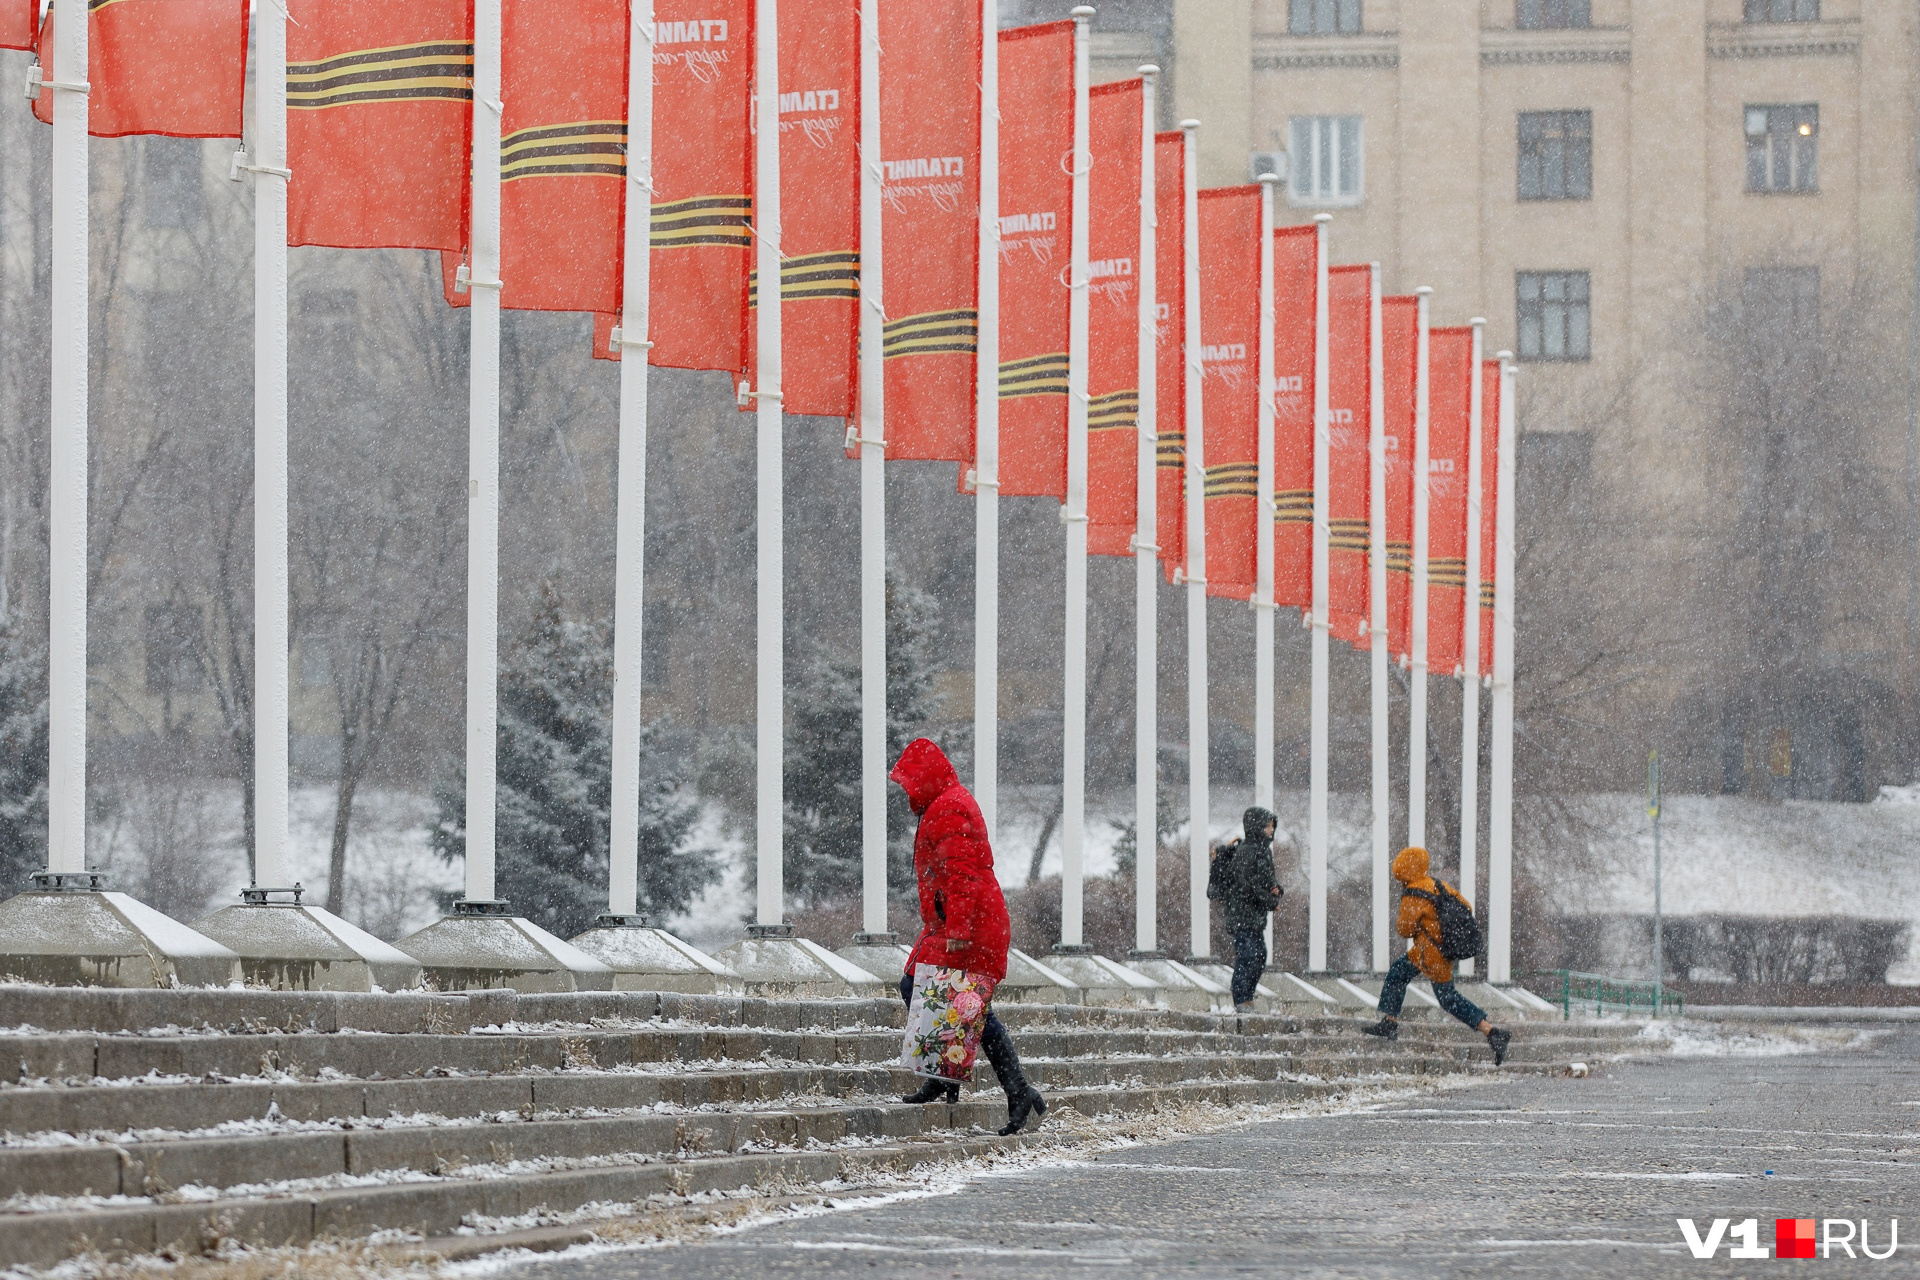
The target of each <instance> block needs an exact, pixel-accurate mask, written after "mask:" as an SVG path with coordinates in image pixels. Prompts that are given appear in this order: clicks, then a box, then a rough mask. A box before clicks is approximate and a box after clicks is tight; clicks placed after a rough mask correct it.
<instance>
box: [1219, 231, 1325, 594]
mask: <svg viewBox="0 0 1920 1280" xmlns="http://www.w3.org/2000/svg"><path fill="white" fill-rule="evenodd" d="M1318 259H1319V232H1318V231H1317V229H1316V228H1315V227H1314V226H1313V225H1312V224H1311V223H1309V224H1307V225H1306V226H1300V227H1276V228H1274V232H1273V498H1274V515H1273V519H1274V524H1273V602H1274V603H1275V604H1276V605H1282V606H1293V607H1297V608H1301V609H1306V608H1309V607H1310V606H1311V605H1312V604H1313V365H1314V359H1313V356H1314V351H1313V338H1314V335H1313V330H1314V303H1315V291H1316V290H1317V289H1318V287H1319V285H1318V275H1319V266H1318ZM1254 279H1255V281H1258V280H1259V277H1258V276H1255V277H1254ZM1208 572H1209V574H1211V572H1212V569H1211V567H1209V569H1208Z"/></svg>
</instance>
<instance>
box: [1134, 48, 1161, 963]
mask: <svg viewBox="0 0 1920 1280" xmlns="http://www.w3.org/2000/svg"><path fill="white" fill-rule="evenodd" d="M1159 77H1160V68H1158V67H1155V66H1144V67H1141V68H1140V103H1141V107H1140V255H1139V256H1140V270H1139V271H1138V273H1137V276H1138V288H1139V290H1140V296H1139V304H1140V307H1139V312H1140V322H1139V323H1140V347H1139V351H1140V354H1139V373H1138V375H1137V376H1138V378H1139V385H1140V418H1139V421H1138V423H1137V424H1136V429H1137V431H1138V434H1139V440H1138V442H1137V443H1136V445H1135V447H1134V464H1133V478H1134V487H1133V493H1134V500H1133V568H1134V575H1133V592H1134V611H1133V832H1134V860H1133V877H1134V879H1133V945H1134V949H1135V950H1136V951H1140V952H1143V953H1147V954H1157V953H1158V949H1159V945H1160V943H1159V922H1158V918H1157V917H1158V914H1159V888H1160V880H1159V860H1160V803H1159V793H1160V763H1159V761H1160V753H1159V745H1160V721H1159V707H1158V706H1157V705H1156V704H1157V700H1158V699H1159V696H1160V693H1159V688H1160V680H1159V669H1160V647H1159V638H1160V637H1159V604H1158V601H1159V590H1160V582H1159V576H1160V548H1159V547H1157V546H1155V545H1154V539H1155V535H1156V531H1157V530H1158V529H1159V514H1158V511H1157V509H1156V499H1157V498H1158V496H1159V493H1158V490H1159V475H1158V472H1157V471H1156V470H1155V468H1156V467H1157V466H1158V465H1159V449H1160V426H1159V394H1160V393H1159V383H1158V379H1157V377H1156V375H1157V373H1158V371H1159V354H1158V347H1159V343H1158V336H1157V335H1158V332H1159V285H1158V266H1159V263H1158V259H1157V257H1156V255H1155V252H1154V250H1155V248H1156V246H1155V244H1154V235H1155V234H1156V232H1157V228H1158V227H1159V225H1160V220H1159V218H1158V216H1157V211H1156V205H1155V195H1154V192H1155V185H1154V184H1155V176H1154V166H1153V159H1154V156H1153V125H1154V120H1155V118H1156V116H1157V115H1158V112H1159V106H1158V103H1157V94H1158V90H1159Z"/></svg>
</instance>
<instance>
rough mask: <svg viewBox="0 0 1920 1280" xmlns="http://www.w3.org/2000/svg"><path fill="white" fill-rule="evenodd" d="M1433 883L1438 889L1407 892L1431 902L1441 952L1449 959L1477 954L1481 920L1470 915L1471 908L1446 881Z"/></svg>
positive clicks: (1469, 958) (1465, 957)
mask: <svg viewBox="0 0 1920 1280" xmlns="http://www.w3.org/2000/svg"><path fill="white" fill-rule="evenodd" d="M1434 884H1436V885H1438V886H1439V888H1440V892H1438V893H1428V892H1427V891H1426V890H1425V889H1408V890H1406V892H1407V893H1409V894H1411V895H1412V896H1413V897H1416V898H1425V899H1426V900H1427V901H1428V902H1431V903H1432V904H1433V909H1434V912H1435V914H1437V915H1438V916H1439V917H1440V954H1441V955H1442V956H1444V957H1445V958H1446V959H1448V960H1471V959H1473V958H1474V957H1475V956H1476V955H1479V954H1480V945H1481V938H1480V922H1479V921H1478V920H1476V919H1474V918H1473V908H1472V907H1470V906H1468V905H1467V900H1466V899H1465V898H1463V897H1461V896H1460V895H1459V893H1457V892H1455V890H1454V887H1453V886H1452V885H1450V884H1448V883H1447V882H1446V881H1444V880H1435V881H1434Z"/></svg>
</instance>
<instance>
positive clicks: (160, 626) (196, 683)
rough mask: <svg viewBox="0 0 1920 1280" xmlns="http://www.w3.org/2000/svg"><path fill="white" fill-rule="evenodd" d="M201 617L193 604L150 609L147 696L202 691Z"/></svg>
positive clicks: (148, 607)
mask: <svg viewBox="0 0 1920 1280" xmlns="http://www.w3.org/2000/svg"><path fill="white" fill-rule="evenodd" d="M200 630H201V613H200V610H199V608H198V607H197V606H194V605H190V604H150V605H148V606H147V692H148V693H183V692H188V691H191V690H194V689H198V688H199V687H200V658H199V651H200Z"/></svg>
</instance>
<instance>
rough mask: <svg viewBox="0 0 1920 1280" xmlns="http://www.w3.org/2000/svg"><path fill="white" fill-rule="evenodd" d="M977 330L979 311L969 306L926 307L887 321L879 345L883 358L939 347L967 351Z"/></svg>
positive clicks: (976, 335) (970, 349)
mask: <svg viewBox="0 0 1920 1280" xmlns="http://www.w3.org/2000/svg"><path fill="white" fill-rule="evenodd" d="M979 332H980V324H979V312H977V311H976V310H974V309H973V308H972V307H965V308H961V309H958V310H954V311H928V312H925V313H923V314H921V315H917V316H904V317H902V318H901V319H898V320H889V321H887V324H886V328H885V329H884V330H883V331H882V339H881V344H880V346H881V351H882V354H883V358H885V359H888V360H892V359H894V358H896V357H898V356H918V355H931V354H933V353H936V352H942V351H958V352H962V353H966V354H971V353H972V352H973V350H974V346H975V341H976V339H977V338H978V336H979Z"/></svg>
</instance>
